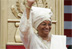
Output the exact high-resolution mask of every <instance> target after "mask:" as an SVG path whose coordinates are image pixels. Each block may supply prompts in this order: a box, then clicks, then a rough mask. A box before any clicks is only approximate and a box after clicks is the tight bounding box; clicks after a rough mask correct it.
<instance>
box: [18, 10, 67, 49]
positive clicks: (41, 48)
mask: <svg viewBox="0 0 72 49" xmlns="http://www.w3.org/2000/svg"><path fill="white" fill-rule="evenodd" d="M32 13H33V12H32V11H31V12H30V19H28V20H27V17H26V11H25V12H24V13H23V16H22V17H21V21H20V26H19V29H20V37H21V40H22V42H23V44H24V46H25V48H26V49H48V48H49V49H66V37H65V36H55V35H52V36H51V43H47V44H49V45H51V46H49V47H48V45H47V46H46V45H45V44H44V43H43V42H42V41H41V40H40V39H39V38H38V36H37V35H36V34H35V33H34V31H33V28H32Z"/></svg>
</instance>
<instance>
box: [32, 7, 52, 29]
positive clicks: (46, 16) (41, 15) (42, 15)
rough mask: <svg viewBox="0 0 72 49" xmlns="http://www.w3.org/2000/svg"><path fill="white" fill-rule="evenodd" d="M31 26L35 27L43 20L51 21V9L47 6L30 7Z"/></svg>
mask: <svg viewBox="0 0 72 49" xmlns="http://www.w3.org/2000/svg"><path fill="white" fill-rule="evenodd" d="M32 12H33V13H32V16H33V17H32V18H33V21H32V23H33V27H34V28H35V29H37V27H38V25H39V24H40V23H41V22H43V21H44V20H49V21H51V19H50V18H51V16H52V14H53V13H52V11H51V9H49V8H41V7H32Z"/></svg>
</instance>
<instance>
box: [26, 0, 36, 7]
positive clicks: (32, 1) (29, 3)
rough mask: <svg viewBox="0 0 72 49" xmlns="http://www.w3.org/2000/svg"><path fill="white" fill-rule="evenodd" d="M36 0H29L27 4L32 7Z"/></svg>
mask: <svg viewBox="0 0 72 49" xmlns="http://www.w3.org/2000/svg"><path fill="white" fill-rule="evenodd" d="M34 2H35V0H27V5H28V6H29V7H31V6H32V4H33V3H34Z"/></svg>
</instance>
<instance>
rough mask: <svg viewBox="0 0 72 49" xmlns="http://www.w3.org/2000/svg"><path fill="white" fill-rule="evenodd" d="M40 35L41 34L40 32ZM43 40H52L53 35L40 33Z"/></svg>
mask: <svg viewBox="0 0 72 49" xmlns="http://www.w3.org/2000/svg"><path fill="white" fill-rule="evenodd" d="M38 35H39V34H38ZM39 36H40V37H41V38H42V39H43V40H46V41H50V40H51V37H50V36H49V35H44V36H43V35H39Z"/></svg>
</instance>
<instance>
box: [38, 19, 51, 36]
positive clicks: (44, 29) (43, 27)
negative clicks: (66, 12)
mask: <svg viewBox="0 0 72 49" xmlns="http://www.w3.org/2000/svg"><path fill="white" fill-rule="evenodd" d="M37 30H38V34H39V35H40V36H46V35H48V34H49V32H50V31H51V21H48V20H45V21H43V22H42V23H41V24H40V25H39V26H38V28H37Z"/></svg>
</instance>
